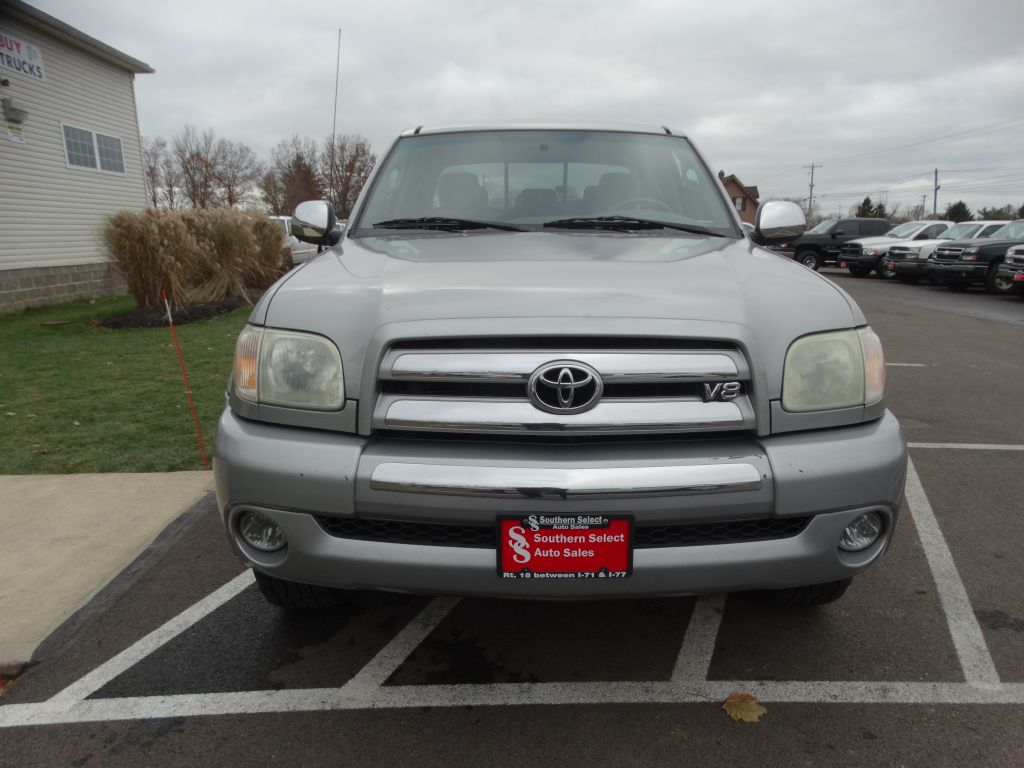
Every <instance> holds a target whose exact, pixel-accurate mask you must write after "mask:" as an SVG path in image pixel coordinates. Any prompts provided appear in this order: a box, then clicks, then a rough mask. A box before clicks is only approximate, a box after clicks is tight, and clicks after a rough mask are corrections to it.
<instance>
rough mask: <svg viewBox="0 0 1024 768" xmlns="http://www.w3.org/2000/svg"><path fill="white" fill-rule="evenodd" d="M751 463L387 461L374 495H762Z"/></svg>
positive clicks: (373, 482)
mask: <svg viewBox="0 0 1024 768" xmlns="http://www.w3.org/2000/svg"><path fill="white" fill-rule="evenodd" d="M761 484H762V478H761V473H760V471H759V470H758V469H757V467H754V466H753V465H751V464H699V465H687V466H671V467H612V468H607V467H606V468H598V469H551V468H547V467H495V466H450V465H444V464H406V463H395V462H388V463H383V464H378V465H377V466H376V467H374V469H373V474H372V475H371V478H370V487H371V488H372V489H373V490H375V491H394V492H398V493H430V494H441V495H445V496H500V497H514V498H528V499H599V498H610V497H619V496H627V497H628V496H677V495H684V494H706V493H733V492H736V491H756V490H760V488H761Z"/></svg>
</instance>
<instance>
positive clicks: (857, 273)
mask: <svg viewBox="0 0 1024 768" xmlns="http://www.w3.org/2000/svg"><path fill="white" fill-rule="evenodd" d="M846 268H847V269H848V270H850V274H851V275H853V276H854V277H867V276H868V275H869V274H870V273H871V267H864V266H861V265H860V264H849V265H847V267H846Z"/></svg>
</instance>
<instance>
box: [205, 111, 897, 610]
mask: <svg viewBox="0 0 1024 768" xmlns="http://www.w3.org/2000/svg"><path fill="white" fill-rule="evenodd" d="M803 227H804V218H803V214H802V212H801V211H800V209H799V208H798V207H797V206H795V205H794V204H792V203H786V202H769V203H765V204H764V205H762V206H761V208H760V210H759V211H758V217H757V224H756V233H755V234H756V238H755V239H757V241H758V242H764V243H771V242H778V241H781V240H790V239H792V238H794V237H796V236H797V235H799V234H800V232H801V231H802V230H803ZM292 232H293V234H295V235H297V236H298V237H299V238H301V239H303V240H305V241H306V242H310V243H315V244H319V245H324V246H331V247H330V248H328V249H327V250H325V251H324V252H323V253H321V254H320V255H319V256H317V257H316V258H314V259H311V260H310V261H309V262H307V263H306V264H304V265H302V266H301V267H299V268H298V269H295V270H293V271H292V272H290V273H288V274H287V275H285V276H284V277H283V278H282V279H281V280H280V281H279V282H278V283H277V284H276V285H275V286H273V287H272V288H271V289H270V290H269V291H267V293H266V294H265V295H264V296H263V298H262V299H261V300H260V301H259V303H258V304H257V305H256V307H255V309H254V310H253V312H252V316H251V317H250V319H249V324H248V325H247V326H246V328H245V329H244V330H243V332H242V333H241V335H240V337H239V339H238V344H237V350H236V356H235V362H234V371H233V375H232V377H231V381H230V384H229V387H228V392H227V406H226V408H225V410H224V413H223V416H222V417H221V420H220V425H219V428H218V433H217V439H216V458H215V461H214V471H215V477H216V488H217V497H218V502H219V506H220V509H221V513H222V516H223V520H224V524H225V527H226V531H227V536H228V539H229V541H230V543H231V546H232V547H233V549H234V551H235V552H236V553H237V554H238V555H239V556H240V557H241V558H242V559H243V560H244V561H245V562H246V563H248V564H249V565H251V566H252V568H253V569H254V571H255V575H256V579H257V582H258V584H259V587H260V589H261V590H262V592H263V594H264V595H265V596H266V597H267V599H268V600H270V601H271V602H272V603H275V604H277V605H283V606H287V607H302V606H326V605H331V604H334V603H336V602H338V601H339V600H343V599H344V598H345V594H346V593H345V591H344V590H346V589H383V590H398V591H409V592H423V593H449V594H461V595H485V596H493V597H520V598H589V597H623V596H639V595H643V596H656V595H679V594H699V593H708V592H720V591H735V590H757V591H764V592H765V593H766V594H768V595H770V596H772V597H773V598H774V599H776V600H777V601H779V602H782V603H789V604H804V605H807V604H818V603H825V602H828V601H830V600H834V599H836V598H837V597H839V596H841V595H842V594H843V592H844V591H845V590H846V588H847V586H848V585H849V583H850V580H851V578H852V577H853V576H854V575H856V574H857V573H859V572H861V571H863V570H864V569H866V568H868V567H869V566H870V565H872V564H873V563H874V562H876V561H877V560H878V559H879V558H880V557H881V556H882V555H883V553H884V552H885V551H886V549H887V548H888V546H889V543H890V541H891V538H892V534H893V531H894V530H895V527H896V518H897V514H898V510H899V506H900V500H901V497H902V493H903V484H904V477H905V468H906V447H905V444H904V441H903V436H902V433H901V431H900V427H899V425H898V423H897V421H896V419H895V418H894V417H893V415H892V414H891V413H890V412H889V411H887V410H886V409H885V404H884V398H883V390H884V383H885V367H884V366H885V363H884V360H883V355H882V348H881V344H880V343H879V340H878V337H877V336H876V335H875V334H874V333H873V332H872V330H871V329H870V328H869V327H868V325H867V322H866V320H865V318H864V315H863V314H862V313H861V311H860V309H859V308H858V307H857V305H856V304H855V303H854V302H853V300H852V299H851V298H850V297H849V296H848V295H847V294H846V293H844V292H843V291H842V290H841V289H840V288H838V287H837V286H836V285H834V284H833V283H831V282H829V281H828V280H827V279H825V278H824V277H822V276H820V275H818V274H816V273H815V272H812V271H811V270H808V269H806V268H804V267H803V266H801V265H799V264H796V263H794V262H793V261H792V260H790V259H787V258H785V257H782V256H778V255H776V254H774V253H772V252H771V251H769V250H766V249H764V248H762V247H759V246H757V245H755V244H754V243H753V241H752V239H749V238H747V237H745V235H744V233H743V230H742V229H741V228H740V222H739V220H738V218H737V216H736V213H735V211H734V210H733V208H732V207H731V206H730V204H729V198H728V196H727V195H726V193H725V191H724V190H723V188H722V187H721V185H720V183H719V182H718V180H717V178H716V176H715V174H714V173H711V172H710V171H709V167H708V164H707V163H706V162H705V161H704V159H703V158H702V157H701V155H700V154H699V153H698V152H697V150H696V149H695V148H694V146H693V144H692V143H691V142H690V141H689V140H688V139H687V138H686V137H685V136H682V135H679V134H678V133H675V132H673V131H671V130H669V129H666V128H648V127H632V126H621V125H603V124H599V125H503V126H493V127H452V128H436V129H428V128H417V129H415V130H410V131H408V132H406V133H403V134H402V135H401V136H400V137H399V138H398V139H397V140H396V141H395V143H394V144H393V145H392V147H391V148H390V150H389V151H388V153H387V155H386V156H385V157H384V159H383V161H382V162H381V163H380V164H379V166H378V168H377V169H376V171H375V172H374V174H373V176H372V178H371V179H370V180H369V181H368V183H367V185H366V187H365V189H364V190H363V193H362V196H361V197H360V199H359V201H358V202H357V204H356V206H355V209H354V210H353V213H352V216H351V218H350V219H349V223H348V226H347V227H346V229H345V231H344V233H343V235H341V237H340V238H339V233H337V232H335V231H334V213H333V211H332V210H331V208H330V206H329V205H327V204H326V203H323V202H319V201H311V202H308V203H303V204H301V205H300V206H299V207H298V208H297V209H296V211H295V214H294V220H293V223H292Z"/></svg>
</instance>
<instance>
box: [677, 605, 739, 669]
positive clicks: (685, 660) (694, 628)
mask: <svg viewBox="0 0 1024 768" xmlns="http://www.w3.org/2000/svg"><path fill="white" fill-rule="evenodd" d="M725 598H726V596H725V595H708V596H707V597H700V598H698V599H697V602H696V604H695V605H694V606H693V613H692V614H690V624H689V626H688V627H687V628H686V635H685V636H684V637H683V644H682V647H681V648H680V649H679V656H678V657H677V658H676V665H675V668H674V669H673V670H672V680H673V682H681V681H684V680H686V681H692V680H700V681H703V680H706V679H707V676H708V669H710V668H711V657H712V656H713V655H714V653H715V640H717V639H718V628H719V627H720V626H721V624H722V614H723V612H724V610H725Z"/></svg>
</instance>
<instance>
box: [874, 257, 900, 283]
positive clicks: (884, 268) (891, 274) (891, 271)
mask: <svg viewBox="0 0 1024 768" xmlns="http://www.w3.org/2000/svg"><path fill="white" fill-rule="evenodd" d="M890 263H891V262H888V261H886V260H885V259H882V261H880V262H879V263H878V266H877V267H875V272H877V273H878V276H879V277H882V278H885V279H886V280H895V279H896V278H897V277H899V275H897V274H896V265H895V264H893V265H892V267H891V268H890V267H889V264H890Z"/></svg>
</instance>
